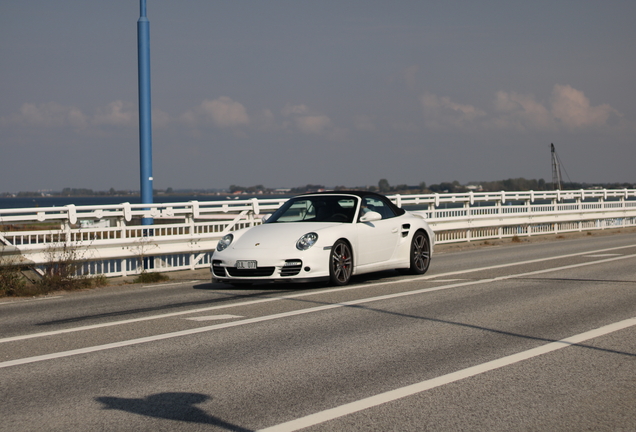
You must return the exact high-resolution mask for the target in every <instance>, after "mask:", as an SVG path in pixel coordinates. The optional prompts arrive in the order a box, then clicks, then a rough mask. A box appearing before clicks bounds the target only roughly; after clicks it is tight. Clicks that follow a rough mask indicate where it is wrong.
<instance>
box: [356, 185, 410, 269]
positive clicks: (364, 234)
mask: <svg viewBox="0 0 636 432" xmlns="http://www.w3.org/2000/svg"><path fill="white" fill-rule="evenodd" d="M362 200H363V201H362V204H363V209H364V208H365V207H366V208H367V209H368V210H369V211H375V212H377V213H380V215H381V216H382V219H381V220H378V221H373V222H360V221H358V223H357V224H356V229H357V234H358V248H357V265H358V266H362V265H368V264H375V263H381V262H385V261H388V260H390V259H391V258H392V257H393V253H394V252H395V248H396V247H397V244H398V241H399V237H400V229H399V228H400V227H399V218H397V217H396V215H395V213H394V212H393V210H392V209H391V208H390V207H389V206H388V205H386V203H384V202H383V201H382V200H380V199H378V198H376V197H364V198H363V199H362ZM360 214H361V215H362V214H363V211H362V210H361V212H360Z"/></svg>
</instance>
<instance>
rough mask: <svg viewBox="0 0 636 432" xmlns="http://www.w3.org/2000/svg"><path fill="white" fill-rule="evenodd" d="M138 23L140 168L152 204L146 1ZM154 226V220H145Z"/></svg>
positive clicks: (147, 200) (144, 200)
mask: <svg viewBox="0 0 636 432" xmlns="http://www.w3.org/2000/svg"><path fill="white" fill-rule="evenodd" d="M139 6H140V13H139V14H140V17H139V20H138V21H137V55H138V68H139V168H140V179H141V203H142V204H152V202H153V199H152V111H151V105H150V22H149V21H148V18H147V17H146V0H139ZM141 223H142V224H143V225H152V223H153V220H152V218H143V219H142V222H141Z"/></svg>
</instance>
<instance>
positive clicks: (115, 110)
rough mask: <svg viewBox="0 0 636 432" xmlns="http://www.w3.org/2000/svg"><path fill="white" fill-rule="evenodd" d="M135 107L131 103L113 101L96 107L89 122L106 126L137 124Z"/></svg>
mask: <svg viewBox="0 0 636 432" xmlns="http://www.w3.org/2000/svg"><path fill="white" fill-rule="evenodd" d="M137 118H138V115H137V109H136V106H135V105H133V104H132V103H126V102H123V101H120V100H118V101H115V102H111V103H109V104H108V105H107V106H106V108H98V109H97V114H95V116H94V117H93V119H92V121H91V123H93V124H95V125H108V126H131V125H135V124H137Z"/></svg>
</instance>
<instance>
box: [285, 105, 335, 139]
mask: <svg viewBox="0 0 636 432" xmlns="http://www.w3.org/2000/svg"><path fill="white" fill-rule="evenodd" d="M281 113H282V114H283V116H285V117H289V118H291V119H292V121H293V124H294V125H295V127H296V129H297V130H299V131H300V132H302V133H305V134H314V135H323V134H331V133H332V132H334V127H333V124H332V122H331V119H329V117H327V116H326V115H323V114H320V113H317V112H313V111H312V110H310V109H309V108H308V107H307V106H306V105H302V104H301V105H291V104H289V103H288V104H286V105H285V107H284V108H283V109H282V110H281ZM286 124H289V123H286Z"/></svg>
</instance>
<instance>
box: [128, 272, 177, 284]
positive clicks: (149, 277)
mask: <svg viewBox="0 0 636 432" xmlns="http://www.w3.org/2000/svg"><path fill="white" fill-rule="evenodd" d="M169 279H170V278H169V277H168V276H166V275H165V274H163V273H147V272H143V273H141V274H140V275H139V276H137V277H136V278H135V279H134V280H133V282H134V283H155V282H163V281H166V280H169Z"/></svg>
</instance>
